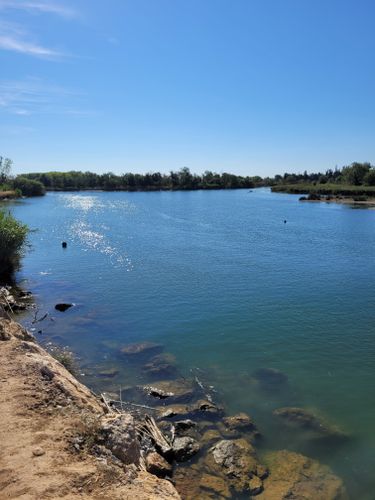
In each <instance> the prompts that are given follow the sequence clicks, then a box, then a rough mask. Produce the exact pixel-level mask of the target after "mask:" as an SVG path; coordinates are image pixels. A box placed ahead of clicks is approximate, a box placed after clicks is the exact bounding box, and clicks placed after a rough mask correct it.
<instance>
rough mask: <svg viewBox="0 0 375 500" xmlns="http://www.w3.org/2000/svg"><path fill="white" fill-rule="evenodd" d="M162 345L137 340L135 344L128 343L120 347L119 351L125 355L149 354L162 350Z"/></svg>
mask: <svg viewBox="0 0 375 500" xmlns="http://www.w3.org/2000/svg"><path fill="white" fill-rule="evenodd" d="M162 349H163V346H162V345H160V344H156V343H155V342H149V341H144V342H137V343H135V344H128V345H126V346H124V347H122V348H121V352H122V353H123V354H126V355H127V356H141V355H151V354H155V353H156V352H160V351H162Z"/></svg>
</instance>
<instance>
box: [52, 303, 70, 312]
mask: <svg viewBox="0 0 375 500" xmlns="http://www.w3.org/2000/svg"><path fill="white" fill-rule="evenodd" d="M71 307H73V304H68V303H64V302H61V303H60V304H56V305H55V309H56V311H60V312H65V311H67V310H68V309H70V308H71Z"/></svg>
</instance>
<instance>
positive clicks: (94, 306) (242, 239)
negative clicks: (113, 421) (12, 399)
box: [11, 189, 375, 500]
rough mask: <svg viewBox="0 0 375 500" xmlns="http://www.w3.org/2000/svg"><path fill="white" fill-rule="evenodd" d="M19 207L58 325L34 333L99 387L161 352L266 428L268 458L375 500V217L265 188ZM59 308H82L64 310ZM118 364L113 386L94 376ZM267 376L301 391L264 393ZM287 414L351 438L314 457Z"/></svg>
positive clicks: (66, 197)
mask: <svg viewBox="0 0 375 500" xmlns="http://www.w3.org/2000/svg"><path fill="white" fill-rule="evenodd" d="M11 210H12V212H13V213H14V215H15V216H16V217H17V218H19V219H21V220H22V221H23V222H25V223H27V224H28V225H29V226H30V227H31V228H33V229H35V232H33V233H32V234H31V237H30V242H31V244H32V250H31V251H30V252H28V253H27V255H26V257H25V259H24V265H23V269H22V271H21V273H20V279H21V280H25V282H26V283H25V287H26V288H28V289H30V290H31V291H32V292H33V293H34V294H35V299H36V302H37V304H38V307H39V311H40V315H42V314H44V313H45V312H49V313H50V315H51V316H52V317H53V318H54V319H55V321H51V320H50V319H47V320H45V321H44V322H43V323H41V324H39V325H38V328H37V329H39V328H41V329H42V332H43V333H41V334H37V333H36V335H37V336H38V339H39V340H40V341H41V342H50V341H52V342H54V343H57V344H61V345H64V346H68V347H69V348H70V349H72V350H74V351H75V352H76V353H77V355H78V357H79V359H80V365H81V371H82V373H84V374H85V375H83V379H84V381H85V382H86V383H87V384H89V385H90V386H91V387H93V388H94V389H96V390H99V389H100V390H103V389H104V390H109V391H111V390H112V391H113V390H117V389H118V387H119V386H120V385H121V386H122V387H124V386H126V385H131V384H134V383H136V382H139V381H141V380H142V374H141V373H140V372H138V371H137V370H136V369H134V367H130V366H129V365H127V364H126V363H125V362H124V361H123V360H122V359H123V358H121V356H119V354H118V350H119V348H120V347H121V346H123V345H124V344H126V343H129V342H136V341H139V340H143V339H147V340H152V341H155V342H158V343H162V344H163V345H165V348H166V350H167V351H169V352H172V353H173V354H174V355H175V356H176V357H177V360H178V363H179V366H180V367H181V370H182V372H183V373H185V374H186V375H188V374H189V373H190V370H191V369H194V370H195V369H196V368H199V369H200V370H202V371H201V373H202V374H203V375H202V376H203V377H205V380H206V381H207V383H209V384H210V385H213V386H215V388H216V390H217V391H218V392H217V394H218V397H219V398H220V400H221V401H222V402H223V404H224V405H225V407H226V408H227V411H228V412H237V411H246V412H248V413H250V414H251V415H253V416H254V418H255V419H256V421H257V424H258V426H259V428H260V430H261V431H262V433H263V434H264V436H265V440H264V442H263V446H264V447H265V448H274V449H278V448H285V447H286V448H289V449H295V450H299V451H302V452H304V453H306V454H308V455H310V456H313V457H315V458H318V459H320V460H321V461H322V462H323V463H326V464H329V465H330V466H331V467H332V468H333V469H334V470H335V472H337V473H338V474H339V475H341V477H343V479H344V480H345V482H346V484H347V487H348V489H349V491H350V494H351V498H353V499H355V500H357V499H366V500H372V499H373V498H374V495H375V474H374V472H375V456H374V455H375V431H374V422H375V390H374V375H375V363H374V356H375V258H374V256H375V211H374V210H369V209H353V208H351V207H348V206H343V205H337V204H325V203H301V202H299V201H298V196H292V195H285V194H272V193H270V191H269V190H267V189H260V190H254V191H253V192H248V191H247V190H236V191H212V192H207V191H196V192H157V193H91V192H86V193H62V194H58V193H54V194H48V195H47V196H45V197H44V198H35V199H27V200H23V201H20V202H17V203H14V204H12V205H11ZM284 220H286V221H287V222H286V223H284ZM62 240H66V241H67V242H68V248H67V250H65V251H64V250H63V249H62V248H61V241H62ZM60 301H63V302H74V303H75V304H76V307H74V308H72V309H70V310H68V311H67V312H65V313H58V312H57V311H54V305H55V304H56V303H57V302H60ZM24 322H25V323H26V324H28V326H32V325H31V324H30V323H31V318H30V317H25V318H24ZM114 366H115V367H117V369H119V370H120V373H119V375H118V376H117V377H115V378H114V379H110V380H105V379H99V378H96V377H95V372H96V371H97V370H99V369H103V368H106V367H107V368H108V367H114ZM261 367H271V368H276V369H279V370H281V371H282V372H284V373H285V374H286V375H287V376H288V379H289V384H288V386H287V387H286V388H284V390H282V391H272V392H269V391H262V390H260V389H259V387H258V386H257V385H256V384H254V380H253V378H252V373H253V372H254V370H256V369H258V368H261ZM280 406H302V407H305V408H309V409H313V410H314V411H316V412H318V413H319V414H321V415H322V416H324V417H325V418H327V419H328V420H329V421H330V422H332V423H333V424H335V425H337V426H339V427H340V428H342V429H343V430H344V431H345V432H346V433H348V434H349V436H350V439H349V440H348V441H347V442H345V443H344V444H340V446H338V445H337V444H335V443H334V444H332V443H330V444H324V443H323V444H322V443H321V444H319V445H317V443H311V441H309V440H307V439H304V438H303V436H301V435H300V434H299V433H298V432H284V431H282V430H281V428H280V427H279V423H278V422H276V418H275V417H273V416H272V410H274V409H275V408H278V407H280Z"/></svg>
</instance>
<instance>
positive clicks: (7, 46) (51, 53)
mask: <svg viewBox="0 0 375 500" xmlns="http://www.w3.org/2000/svg"><path fill="white" fill-rule="evenodd" d="M0 49H3V50H11V51H14V52H20V53H22V54H28V55H31V56H36V57H44V58H47V59H56V58H59V57H61V56H62V54H61V53H59V52H56V51H55V50H52V49H49V48H47V47H43V46H42V45H38V44H35V43H33V42H30V41H27V40H21V39H20V38H16V37H15V36H11V35H5V36H2V35H0Z"/></svg>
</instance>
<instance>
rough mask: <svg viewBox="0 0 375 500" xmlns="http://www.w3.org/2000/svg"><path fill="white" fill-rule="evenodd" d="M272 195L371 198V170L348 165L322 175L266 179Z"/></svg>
mask: <svg viewBox="0 0 375 500" xmlns="http://www.w3.org/2000/svg"><path fill="white" fill-rule="evenodd" d="M269 185H270V186H271V188H272V191H274V192H286V193H292V194H311V195H322V196H346V197H362V198H363V197H364V198H363V199H367V198H370V197H375V167H374V166H373V165H371V164H370V163H357V162H356V163H352V164H351V165H348V166H345V167H343V168H341V169H339V168H335V169H334V170H331V169H330V170H327V171H326V172H324V173H321V172H318V173H310V174H308V173H307V172H306V171H305V172H304V173H303V174H289V173H285V174H284V175H283V176H281V175H276V176H275V177H274V178H273V179H269Z"/></svg>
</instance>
